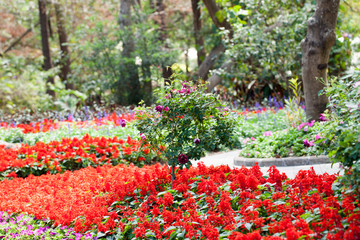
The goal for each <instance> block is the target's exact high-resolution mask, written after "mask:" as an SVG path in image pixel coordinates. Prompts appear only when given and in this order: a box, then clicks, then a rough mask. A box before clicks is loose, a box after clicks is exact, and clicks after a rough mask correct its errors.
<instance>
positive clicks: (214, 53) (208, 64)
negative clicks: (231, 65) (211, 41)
mask: <svg viewBox="0 0 360 240" xmlns="http://www.w3.org/2000/svg"><path fill="white" fill-rule="evenodd" d="M224 52H225V46H224V45H223V44H219V45H217V46H215V47H214V48H213V49H212V50H211V51H210V53H209V55H208V56H207V57H206V58H205V60H204V61H203V62H202V63H201V65H200V66H199V69H198V71H197V72H196V73H195V75H196V76H197V77H198V78H200V79H203V80H207V79H208V76H207V75H208V73H209V71H210V70H211V69H212V67H213V66H214V63H215V62H216V60H218V58H219V57H220V55H221V54H222V53H224Z"/></svg>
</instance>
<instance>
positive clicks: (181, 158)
mask: <svg viewBox="0 0 360 240" xmlns="http://www.w3.org/2000/svg"><path fill="white" fill-rule="evenodd" d="M178 161H179V163H180V164H185V163H187V162H188V161H189V158H188V157H187V156H186V155H185V154H180V155H179V157H178Z"/></svg>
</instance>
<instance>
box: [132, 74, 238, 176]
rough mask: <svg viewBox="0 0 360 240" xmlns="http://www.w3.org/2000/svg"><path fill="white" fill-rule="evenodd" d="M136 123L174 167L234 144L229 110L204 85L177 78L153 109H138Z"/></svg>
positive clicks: (189, 164)
mask: <svg viewBox="0 0 360 240" xmlns="http://www.w3.org/2000/svg"><path fill="white" fill-rule="evenodd" d="M136 112H137V117H138V118H139V119H140V120H138V122H137V123H136V124H135V125H136V127H137V129H138V130H139V131H140V133H141V137H142V138H143V140H145V141H144V144H145V143H149V144H150V145H151V146H152V147H153V148H155V149H158V148H159V146H160V148H162V154H161V155H159V157H161V158H163V159H164V160H165V161H166V162H167V163H168V165H169V166H171V167H172V176H173V179H174V178H175V166H180V167H181V168H182V167H183V166H186V167H187V168H188V167H190V166H191V162H190V161H189V160H190V159H194V160H199V159H200V157H201V156H204V154H205V151H214V150H217V149H219V147H221V146H226V147H230V148H231V147H232V146H233V144H234V142H235V140H234V134H233V132H234V128H233V126H234V121H233V118H232V117H231V116H230V115H229V112H228V111H227V110H226V108H224V106H223V105H221V103H220V102H219V101H218V99H216V98H215V96H214V95H212V94H206V93H205V92H204V85H199V86H194V85H193V84H192V83H190V82H183V83H180V82H178V81H174V82H173V83H172V84H171V85H170V86H165V92H164V96H163V97H160V98H159V100H158V105H157V106H156V107H155V109H153V108H147V109H145V108H138V109H137V111H136Z"/></svg>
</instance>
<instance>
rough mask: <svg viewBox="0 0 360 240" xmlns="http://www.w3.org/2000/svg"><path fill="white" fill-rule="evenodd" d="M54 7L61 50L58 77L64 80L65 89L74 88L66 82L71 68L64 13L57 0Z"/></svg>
mask: <svg viewBox="0 0 360 240" xmlns="http://www.w3.org/2000/svg"><path fill="white" fill-rule="evenodd" d="M54 7H55V15H56V24H57V31H58V35H59V45H60V50H61V58H60V66H61V67H60V71H61V72H60V78H61V80H62V81H64V82H65V88H66V89H74V85H73V84H71V83H69V82H68V76H69V74H70V72H71V68H70V64H71V62H70V51H69V47H68V46H67V42H68V37H67V34H66V29H65V22H64V14H63V10H62V7H61V6H60V4H59V3H58V2H55V3H54Z"/></svg>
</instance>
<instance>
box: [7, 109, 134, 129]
mask: <svg viewBox="0 0 360 240" xmlns="http://www.w3.org/2000/svg"><path fill="white" fill-rule="evenodd" d="M122 120H125V121H127V122H130V121H132V120H134V115H133V114H129V113H127V114H125V113H123V114H121V115H119V116H118V115H117V114H116V113H112V114H111V115H108V116H107V117H103V118H95V119H94V120H91V121H80V122H74V121H73V119H72V117H69V119H68V120H65V121H62V122H69V123H70V122H71V123H74V124H76V125H77V126H79V127H83V126H88V125H95V126H100V125H107V124H108V123H109V122H112V123H113V124H114V125H115V126H120V125H121V121H122ZM0 127H5V128H20V129H22V132H23V133H38V132H48V131H51V130H55V129H58V128H59V127H60V124H59V122H54V121H53V120H51V119H50V120H49V119H44V121H42V122H35V123H30V124H17V125H14V124H8V123H6V122H0Z"/></svg>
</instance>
